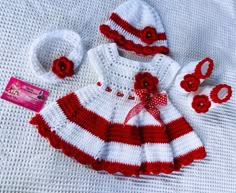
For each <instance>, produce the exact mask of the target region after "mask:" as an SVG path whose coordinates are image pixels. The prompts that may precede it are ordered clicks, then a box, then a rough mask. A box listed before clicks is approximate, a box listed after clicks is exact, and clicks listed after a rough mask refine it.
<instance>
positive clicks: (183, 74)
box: [175, 58, 214, 94]
mask: <svg viewBox="0 0 236 193" xmlns="http://www.w3.org/2000/svg"><path fill="white" fill-rule="evenodd" d="M213 68H214V63H213V60H212V59H210V58H205V59H203V60H201V61H195V62H190V63H189V64H187V65H185V66H184V67H183V68H182V69H181V70H180V72H179V73H178V75H177V76H176V81H175V84H176V86H177V87H178V88H179V90H180V91H181V92H182V93H186V94H187V93H189V92H195V91H197V90H198V87H199V85H200V84H201V83H202V82H203V81H204V80H205V79H207V78H209V77H210V75H211V74H212V71H213Z"/></svg>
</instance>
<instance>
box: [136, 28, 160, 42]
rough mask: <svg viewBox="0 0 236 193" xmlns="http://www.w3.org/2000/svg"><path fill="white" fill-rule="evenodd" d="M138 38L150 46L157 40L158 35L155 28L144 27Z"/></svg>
mask: <svg viewBox="0 0 236 193" xmlns="http://www.w3.org/2000/svg"><path fill="white" fill-rule="evenodd" d="M140 36H141V37H140V38H141V40H142V41H143V42H145V43H147V44H152V43H153V42H155V41H157V40H158V34H157V31H156V29H155V28H153V27H149V26H148V27H145V28H144V29H143V30H142V31H141V33H140Z"/></svg>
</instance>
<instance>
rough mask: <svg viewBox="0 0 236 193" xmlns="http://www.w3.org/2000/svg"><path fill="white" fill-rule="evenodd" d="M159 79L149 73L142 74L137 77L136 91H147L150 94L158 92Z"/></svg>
mask: <svg viewBox="0 0 236 193" xmlns="http://www.w3.org/2000/svg"><path fill="white" fill-rule="evenodd" d="M158 82H159V81H158V79H157V77H155V76H152V75H151V74H150V73H149V72H140V73H138V74H136V75H135V83H134V89H135V90H138V89H146V90H147V91H148V93H153V94H154V93H156V92H157V84H158Z"/></svg>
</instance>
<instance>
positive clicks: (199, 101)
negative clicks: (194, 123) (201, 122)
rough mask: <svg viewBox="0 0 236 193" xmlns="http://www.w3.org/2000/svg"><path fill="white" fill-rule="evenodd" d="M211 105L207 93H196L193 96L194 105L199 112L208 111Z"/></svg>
mask: <svg viewBox="0 0 236 193" xmlns="http://www.w3.org/2000/svg"><path fill="white" fill-rule="evenodd" d="M210 106H211V102H210V100H209V98H208V96H206V95H196V96H194V97H193V101H192V107H193V109H194V110H195V111H196V112H197V113H206V112H207V111H208V109H209V108H210Z"/></svg>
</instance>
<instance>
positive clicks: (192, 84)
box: [180, 74, 200, 92]
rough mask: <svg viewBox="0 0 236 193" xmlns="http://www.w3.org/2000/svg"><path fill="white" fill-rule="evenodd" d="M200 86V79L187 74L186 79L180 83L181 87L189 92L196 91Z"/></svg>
mask: <svg viewBox="0 0 236 193" xmlns="http://www.w3.org/2000/svg"><path fill="white" fill-rule="evenodd" d="M199 84H200V80H199V78H197V77H196V76H195V75H194V74H187V75H185V76H184V79H183V80H182V81H181V82H180V86H181V87H182V88H183V89H184V90H185V91H187V92H191V91H196V90H197V89H198V86H199Z"/></svg>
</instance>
